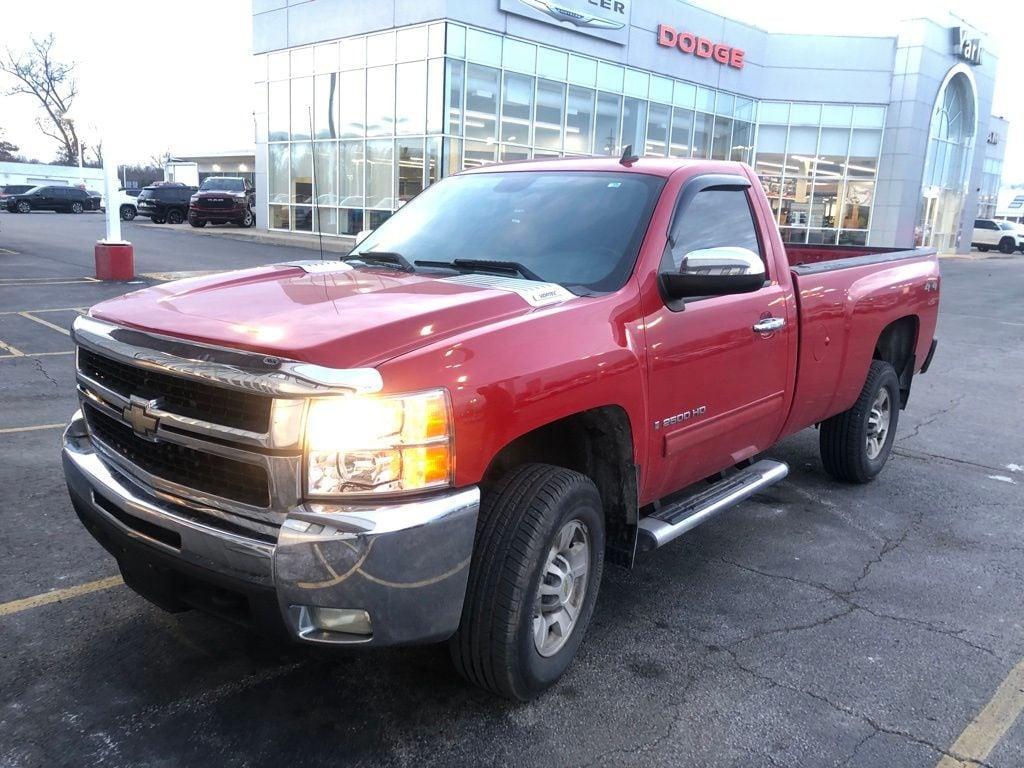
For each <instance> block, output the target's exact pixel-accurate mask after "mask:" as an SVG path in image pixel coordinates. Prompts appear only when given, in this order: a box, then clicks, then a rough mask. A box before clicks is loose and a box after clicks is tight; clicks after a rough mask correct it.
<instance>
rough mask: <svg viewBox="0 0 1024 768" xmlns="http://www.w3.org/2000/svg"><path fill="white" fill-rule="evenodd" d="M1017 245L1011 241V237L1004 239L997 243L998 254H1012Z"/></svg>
mask: <svg viewBox="0 0 1024 768" xmlns="http://www.w3.org/2000/svg"><path fill="white" fill-rule="evenodd" d="M1016 247H1017V244H1016V243H1015V242H1014V241H1013V238H1012V237H1004V238H1003V239H1002V240H1000V241H999V252H1000V253H1013V251H1014V249H1015V248H1016Z"/></svg>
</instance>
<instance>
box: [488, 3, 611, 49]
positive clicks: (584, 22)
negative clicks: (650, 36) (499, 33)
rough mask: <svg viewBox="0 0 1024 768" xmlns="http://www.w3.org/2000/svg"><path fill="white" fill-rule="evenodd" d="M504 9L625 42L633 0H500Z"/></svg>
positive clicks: (584, 32) (576, 30) (575, 30)
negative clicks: (630, 0)
mask: <svg viewBox="0 0 1024 768" xmlns="http://www.w3.org/2000/svg"><path fill="white" fill-rule="evenodd" d="M500 7H501V10H503V11H505V12H506V13H514V14H516V15H517V16H525V17H526V18H528V19H534V20H536V21H543V22H545V23H547V24H557V25H559V26H561V27H564V28H565V29H569V30H572V31H574V32H582V33H583V34H585V35H592V36H594V37H600V38H602V39H604V40H609V41H611V42H613V43H619V44H620V45H624V44H625V43H626V40H627V36H628V34H629V0H500Z"/></svg>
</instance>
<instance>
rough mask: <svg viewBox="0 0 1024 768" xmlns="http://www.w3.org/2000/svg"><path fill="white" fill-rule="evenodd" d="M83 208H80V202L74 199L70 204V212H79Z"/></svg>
mask: <svg viewBox="0 0 1024 768" xmlns="http://www.w3.org/2000/svg"><path fill="white" fill-rule="evenodd" d="M83 210H85V209H84V208H82V204H81V203H79V202H77V201H76V202H74V203H72V204H71V212H72V213H81V212H82V211H83Z"/></svg>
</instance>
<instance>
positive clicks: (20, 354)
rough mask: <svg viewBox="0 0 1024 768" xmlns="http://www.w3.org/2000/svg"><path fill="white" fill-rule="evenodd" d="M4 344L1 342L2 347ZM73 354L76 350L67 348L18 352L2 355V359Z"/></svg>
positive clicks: (0, 358) (0, 356) (0, 357)
mask: <svg viewBox="0 0 1024 768" xmlns="http://www.w3.org/2000/svg"><path fill="white" fill-rule="evenodd" d="M2 346H3V344H2V343H0V347H2ZM73 354H75V350H73V349H67V350H63V351H61V352H18V354H16V355H0V360H14V359H15V358H20V357H54V356H55V355H73Z"/></svg>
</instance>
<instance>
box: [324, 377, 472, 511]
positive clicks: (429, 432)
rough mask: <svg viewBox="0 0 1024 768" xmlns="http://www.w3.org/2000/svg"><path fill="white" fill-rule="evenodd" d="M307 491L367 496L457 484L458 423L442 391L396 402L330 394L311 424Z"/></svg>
mask: <svg viewBox="0 0 1024 768" xmlns="http://www.w3.org/2000/svg"><path fill="white" fill-rule="evenodd" d="M306 473H307V492H308V495H309V496H311V497H324V496H359V495H369V494H378V493H400V492H409V491H421V490H426V489H428V488H439V487H441V486H445V485H448V484H450V483H451V479H452V460H451V420H450V415H449V408H448V396H447V393H446V392H445V391H444V390H442V389H437V390H432V391H430V392H421V393H418V394H414V395H402V396H395V397H358V396H350V397H329V398H319V399H314V400H313V401H312V402H311V403H310V407H309V412H308V416H307V420H306Z"/></svg>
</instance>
